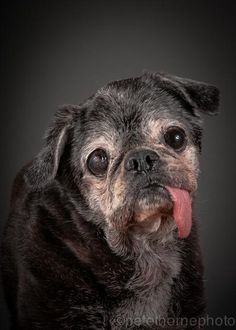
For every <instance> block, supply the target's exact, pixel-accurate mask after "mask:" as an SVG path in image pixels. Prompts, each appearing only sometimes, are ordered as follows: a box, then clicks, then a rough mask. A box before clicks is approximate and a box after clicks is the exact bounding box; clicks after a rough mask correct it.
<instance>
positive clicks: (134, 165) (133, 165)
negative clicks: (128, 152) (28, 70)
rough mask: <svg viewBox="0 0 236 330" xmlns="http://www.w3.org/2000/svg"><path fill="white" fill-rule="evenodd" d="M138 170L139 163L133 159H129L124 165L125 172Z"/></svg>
mask: <svg viewBox="0 0 236 330" xmlns="http://www.w3.org/2000/svg"><path fill="white" fill-rule="evenodd" d="M138 169H139V162H138V160H137V159H135V158H131V159H129V160H128V162H127V163H126V170H127V171H138Z"/></svg>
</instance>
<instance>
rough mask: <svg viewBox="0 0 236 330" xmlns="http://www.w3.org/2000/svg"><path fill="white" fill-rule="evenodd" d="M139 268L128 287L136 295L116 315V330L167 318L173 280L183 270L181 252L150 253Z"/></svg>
mask: <svg viewBox="0 0 236 330" xmlns="http://www.w3.org/2000/svg"><path fill="white" fill-rule="evenodd" d="M161 252H162V253H161ZM135 268H136V269H135V273H134V275H133V276H132V278H131V279H130V281H129V282H128V283H127V286H126V287H127V289H129V290H131V291H132V292H133V293H134V295H133V296H132V297H131V298H127V299H124V300H123V301H122V302H121V303H120V304H119V306H118V307H117V308H116V309H115V310H113V311H112V314H111V318H110V324H111V329H113V330H115V329H122V328H124V329H125V328H127V329H129V328H130V329H132V328H133V327H135V325H136V326H139V325H145V326H148V325H152V324H153V323H155V322H157V321H158V318H161V317H165V316H167V312H168V308H169V303H170V298H171V287H172V284H173V279H174V278H175V277H177V276H178V274H179V272H180V268H181V261H180V256H179V252H178V251H176V250H175V251H173V250H170V251H168V250H165V251H159V253H158V254H157V253H154V252H150V251H149V252H147V253H144V255H143V256H141V257H140V258H139V259H138V260H137V263H136V267H135Z"/></svg>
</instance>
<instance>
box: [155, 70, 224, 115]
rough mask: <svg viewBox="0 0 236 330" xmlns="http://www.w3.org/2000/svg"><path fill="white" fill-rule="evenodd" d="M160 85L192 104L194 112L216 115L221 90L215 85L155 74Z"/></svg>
mask: <svg viewBox="0 0 236 330" xmlns="http://www.w3.org/2000/svg"><path fill="white" fill-rule="evenodd" d="M154 76H155V79H158V80H159V82H160V85H163V86H165V88H167V89H169V90H170V91H172V92H173V93H175V94H176V95H178V96H179V97H181V98H182V99H183V101H185V102H186V103H187V104H188V105H190V106H191V108H192V109H193V112H194V110H195V112H196V111H201V112H202V113H206V114H209V115H216V114H217V113H218V106H219V90H218V88H216V87H215V86H213V85H209V84H207V83H204V82H200V81H195V80H191V79H186V78H181V77H177V76H173V75H168V74H165V73H157V74H154Z"/></svg>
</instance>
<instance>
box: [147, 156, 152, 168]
mask: <svg viewBox="0 0 236 330" xmlns="http://www.w3.org/2000/svg"><path fill="white" fill-rule="evenodd" d="M152 163H153V161H152V159H151V157H150V156H149V155H147V156H146V164H147V165H148V168H151V167H152Z"/></svg>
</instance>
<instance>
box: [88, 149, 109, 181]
mask: <svg viewBox="0 0 236 330" xmlns="http://www.w3.org/2000/svg"><path fill="white" fill-rule="evenodd" d="M87 166H88V169H89V171H90V172H91V173H92V174H93V175H96V176H103V175H104V174H105V173H106V171H107V167H108V156H107V153H106V151H105V150H103V149H96V150H94V151H93V152H92V153H91V154H90V155H89V157H88V159H87Z"/></svg>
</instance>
